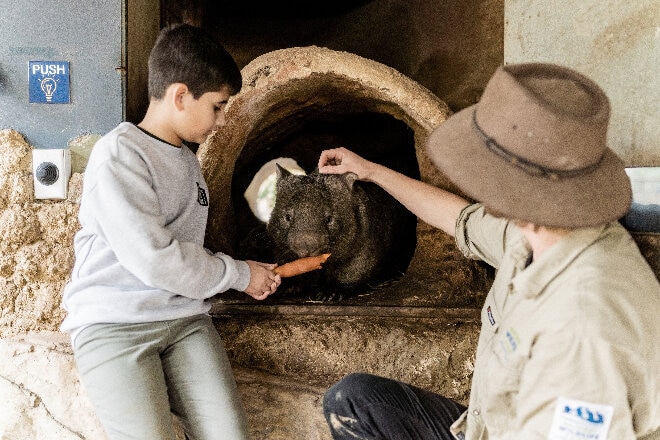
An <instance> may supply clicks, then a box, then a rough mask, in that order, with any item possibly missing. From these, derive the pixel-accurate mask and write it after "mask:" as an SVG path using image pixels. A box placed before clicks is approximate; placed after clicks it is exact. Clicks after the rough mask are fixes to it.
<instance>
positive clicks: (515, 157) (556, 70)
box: [427, 63, 632, 228]
mask: <svg viewBox="0 0 660 440" xmlns="http://www.w3.org/2000/svg"><path fill="white" fill-rule="evenodd" d="M609 113H610V109H609V101H608V99H607V97H606V95H605V93H604V92H603V91H602V90H601V89H600V87H598V85H597V84H596V83H594V82H593V81H591V80H590V79H589V78H587V77H585V76H584V75H582V74H580V73H578V72H576V71H574V70H571V69H568V68H565V67H561V66H557V65H553V64H543V63H531V64H515V65H508V66H502V67H500V68H499V69H497V71H496V72H495V74H494V75H493V77H492V78H491V79H490V81H489V82H488V84H487V85H486V88H485V90H484V93H483V95H482V97H481V99H480V100H479V102H478V103H477V104H475V105H472V106H470V107H467V108H465V109H463V110H461V111H460V112H458V113H456V114H454V115H452V116H451V117H450V118H448V119H447V120H446V121H445V122H443V123H442V124H441V125H440V126H439V127H438V128H436V129H435V130H434V131H433V133H432V134H431V136H430V137H429V141H428V150H427V151H428V154H429V157H430V158H431V160H432V161H433V163H434V164H435V165H436V166H437V167H438V168H439V169H440V170H441V171H442V172H443V173H444V174H445V175H446V176H447V177H448V178H449V179H450V180H451V181H452V182H453V183H455V184H456V185H457V186H458V187H459V188H460V189H461V190H462V191H463V192H464V193H465V194H466V195H467V196H469V197H471V198H473V199H475V200H477V201H480V202H482V203H483V204H484V205H486V207H487V208H490V209H492V210H493V211H495V212H497V213H499V214H501V215H504V216H505V217H507V218H510V219H516V220H522V221H528V222H531V223H534V224H536V225H543V226H552V227H570V228H573V227H581V226H592V225H597V224H602V223H606V222H609V221H612V220H617V219H619V218H621V217H623V216H624V215H625V213H626V212H627V211H628V209H629V207H630V204H631V199H632V190H631V186H630V180H629V179H628V176H627V174H626V172H625V166H624V164H623V162H622V161H621V159H619V157H618V156H617V155H616V154H615V153H614V152H613V151H611V150H610V149H609V148H608V147H607V125H608V121H609Z"/></svg>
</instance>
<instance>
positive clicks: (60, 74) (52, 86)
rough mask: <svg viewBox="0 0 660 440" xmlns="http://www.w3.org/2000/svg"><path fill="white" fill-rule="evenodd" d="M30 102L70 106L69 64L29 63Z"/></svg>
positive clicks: (58, 62)
mask: <svg viewBox="0 0 660 440" xmlns="http://www.w3.org/2000/svg"><path fill="white" fill-rule="evenodd" d="M28 68H29V76H28V78H29V85H30V102H37V103H43V104H68V103H69V102H70V99H69V62H68V61H30V62H29V66H28Z"/></svg>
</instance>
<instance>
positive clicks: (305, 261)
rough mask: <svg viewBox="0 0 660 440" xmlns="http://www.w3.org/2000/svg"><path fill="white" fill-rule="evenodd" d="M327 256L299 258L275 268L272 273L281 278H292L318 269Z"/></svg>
mask: <svg viewBox="0 0 660 440" xmlns="http://www.w3.org/2000/svg"><path fill="white" fill-rule="evenodd" d="M329 256H330V254H321V255H316V256H314V257H303V258H299V259H297V260H293V261H290V262H288V263H285V264H283V265H281V266H277V267H276V268H275V269H273V272H275V274H277V275H279V276H281V277H282V278H286V277H294V276H296V275H300V274H303V273H305V272H310V271H312V270H316V269H320V268H321V264H323V263H325V261H326V260H327V259H328V257H329Z"/></svg>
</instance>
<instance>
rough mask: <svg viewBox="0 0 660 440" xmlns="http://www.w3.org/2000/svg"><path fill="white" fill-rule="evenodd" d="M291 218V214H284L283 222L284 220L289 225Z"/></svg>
mask: <svg viewBox="0 0 660 440" xmlns="http://www.w3.org/2000/svg"><path fill="white" fill-rule="evenodd" d="M292 218H293V217H292V216H291V214H289V213H288V212H287V213H286V214H284V220H285V221H286V222H287V223H290V222H291V219H292Z"/></svg>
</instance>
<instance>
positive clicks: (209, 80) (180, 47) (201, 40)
mask: <svg viewBox="0 0 660 440" xmlns="http://www.w3.org/2000/svg"><path fill="white" fill-rule="evenodd" d="M174 83H182V84H185V85H186V86H187V87H188V89H189V90H190V92H191V93H192V94H193V97H194V98H195V99H198V98H199V97H200V96H202V95H203V94H204V93H206V92H216V91H218V90H220V89H221V88H222V87H223V86H227V87H229V93H230V95H234V94H236V93H238V92H239V91H240V90H241V86H242V78H241V72H240V70H239V69H238V66H236V61H234V59H233V58H232V56H231V55H229V53H228V52H227V51H226V50H225V48H224V47H223V46H222V45H221V44H219V43H218V42H217V41H215V40H214V39H213V37H211V35H210V34H208V33H207V32H205V31H203V30H202V29H200V28H197V27H194V26H191V25H189V24H175V25H172V26H169V27H167V28H164V29H162V30H161V31H160V33H159V34H158V38H157V39H156V42H155V43H154V47H153V49H151V53H150V54H149V97H150V98H154V99H161V98H162V97H163V96H164V95H165V91H166V90H167V88H168V87H169V86H170V85H171V84H174Z"/></svg>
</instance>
